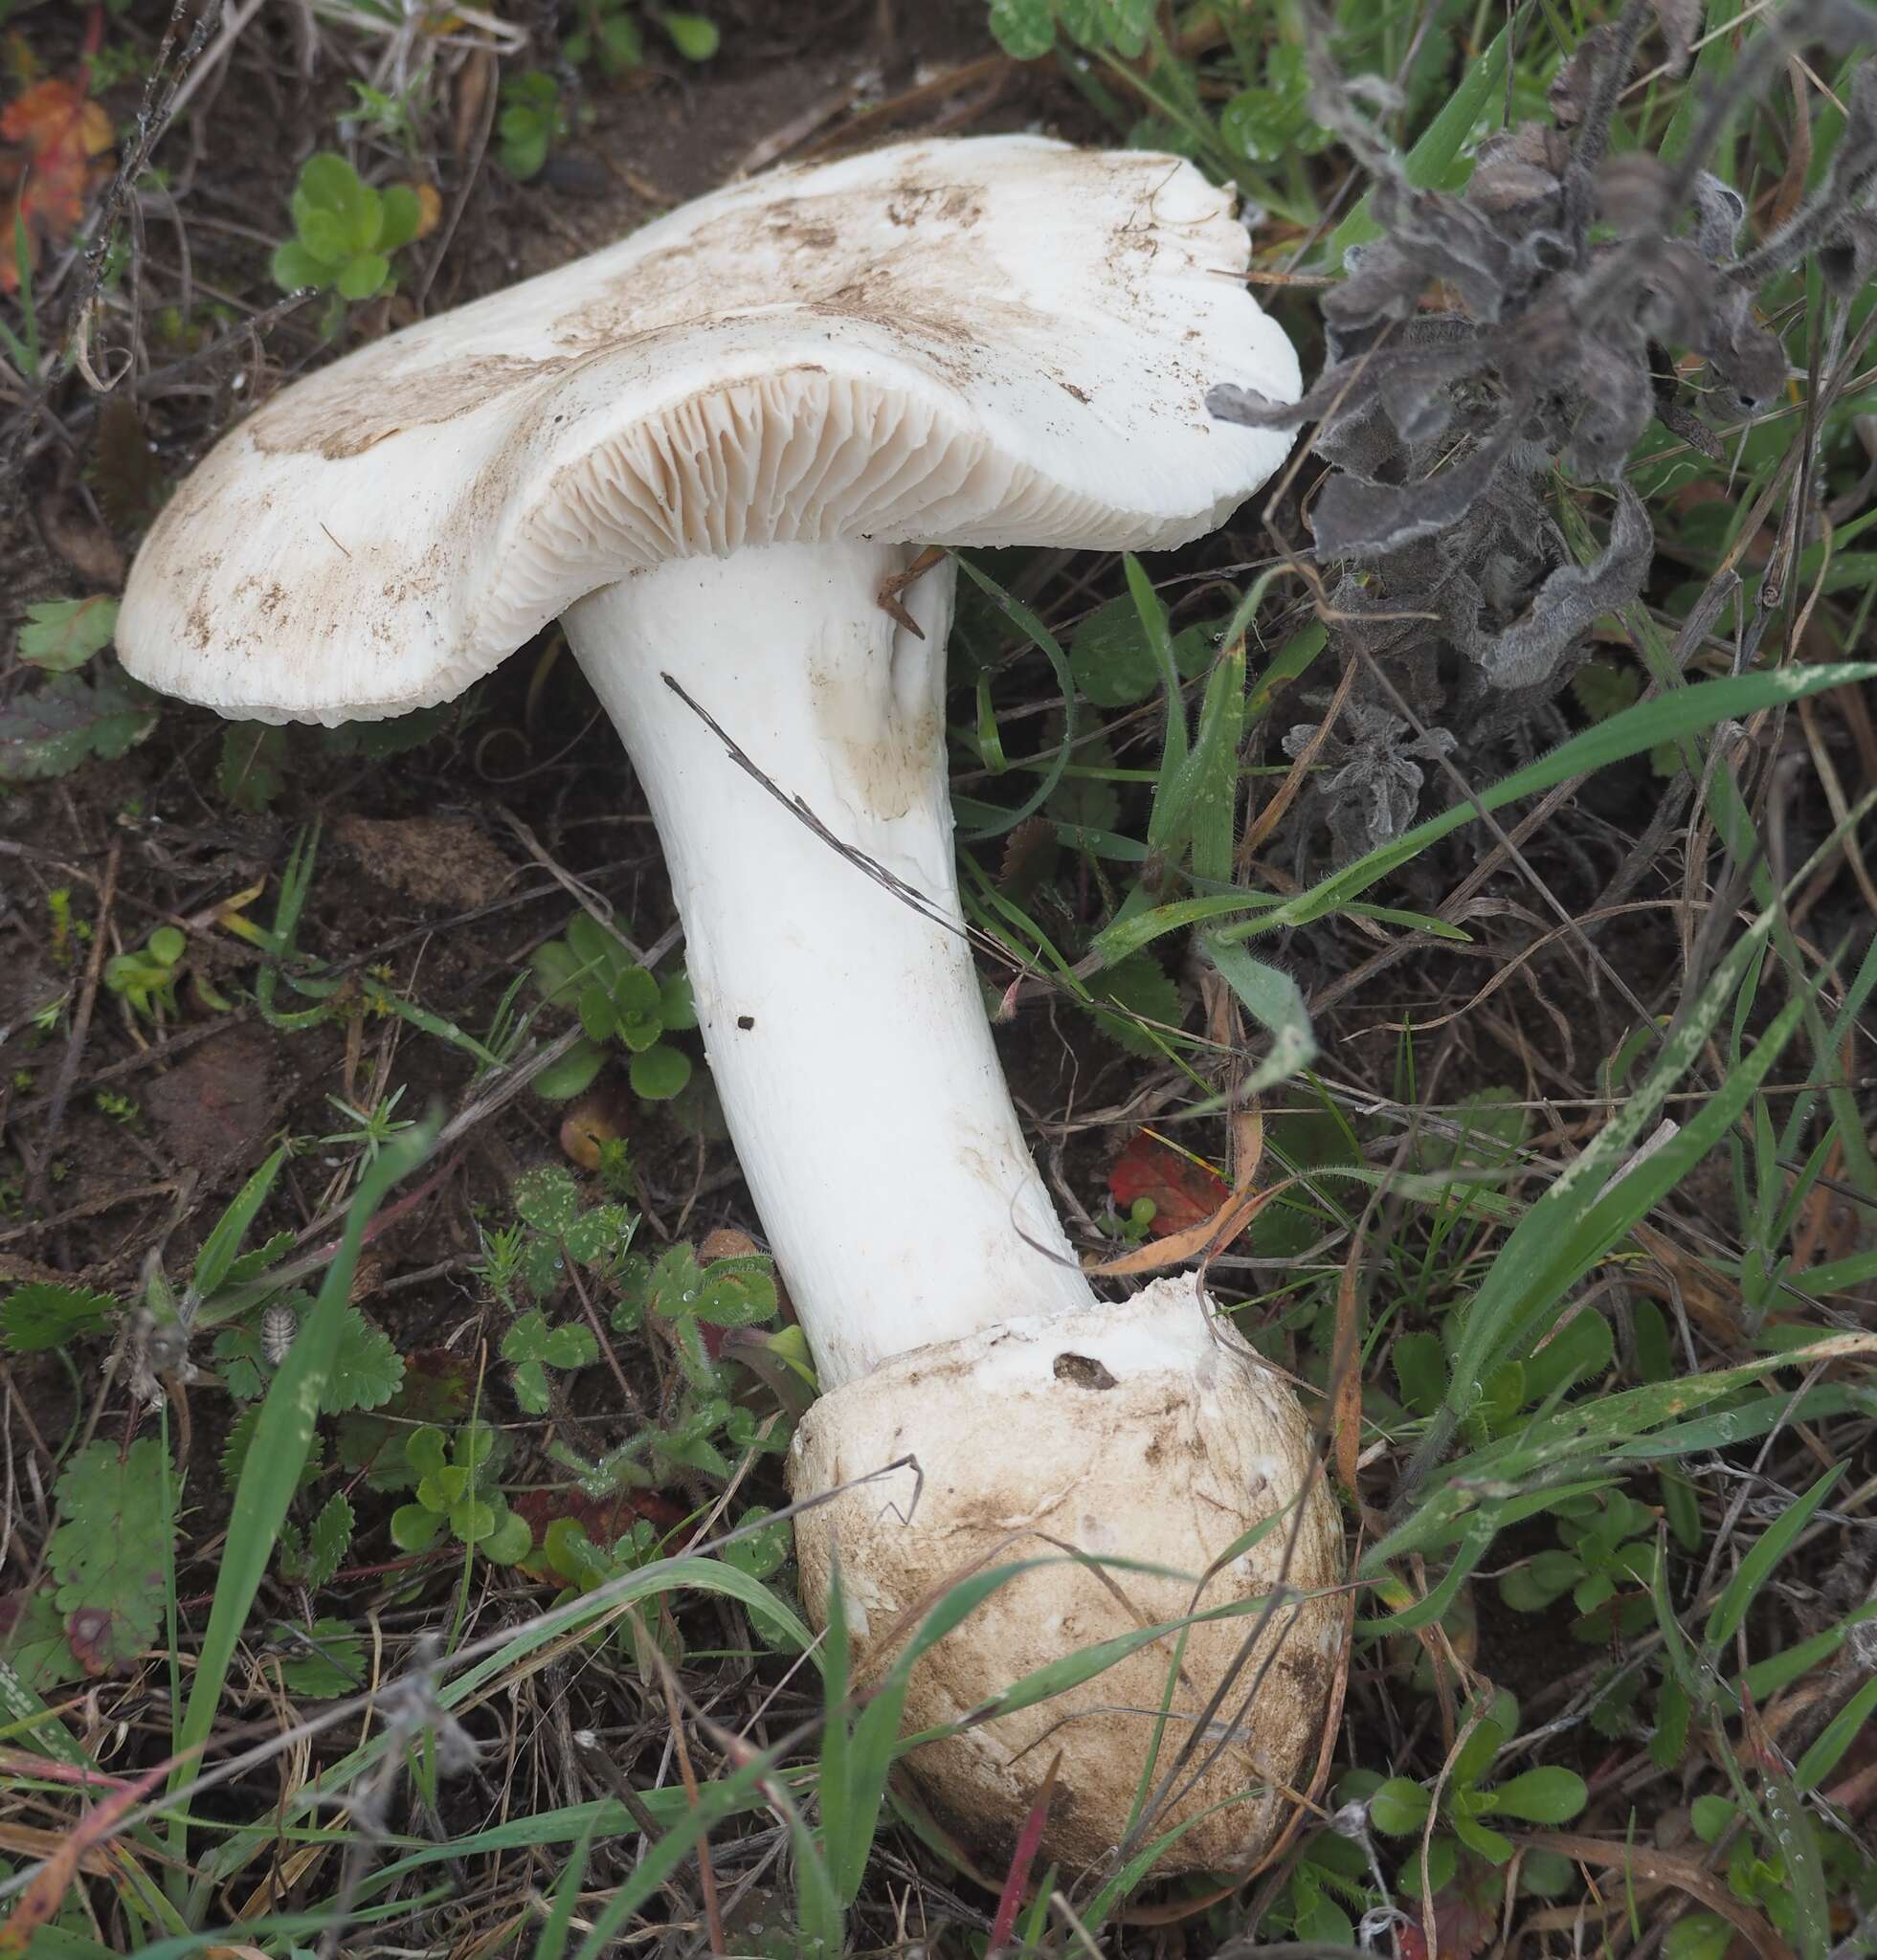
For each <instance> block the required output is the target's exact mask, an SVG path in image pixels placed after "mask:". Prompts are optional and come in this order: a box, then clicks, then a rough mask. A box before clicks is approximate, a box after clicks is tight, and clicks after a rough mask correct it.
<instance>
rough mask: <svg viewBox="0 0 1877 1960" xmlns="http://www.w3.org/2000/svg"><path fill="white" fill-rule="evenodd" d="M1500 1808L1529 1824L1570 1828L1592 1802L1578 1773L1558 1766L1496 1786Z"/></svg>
mask: <svg viewBox="0 0 1877 1960" xmlns="http://www.w3.org/2000/svg"><path fill="white" fill-rule="evenodd" d="M1492 1794H1493V1796H1494V1798H1495V1799H1496V1800H1497V1808H1498V1809H1499V1811H1500V1812H1501V1813H1502V1814H1503V1815H1506V1816H1508V1817H1519V1818H1522V1819H1523V1820H1524V1821H1525V1822H1526V1823H1528V1824H1568V1823H1569V1822H1570V1821H1571V1819H1572V1818H1573V1817H1575V1816H1576V1815H1578V1814H1579V1812H1581V1811H1582V1809H1583V1807H1584V1805H1585V1804H1586V1803H1588V1802H1589V1801H1590V1791H1589V1788H1588V1786H1587V1785H1586V1784H1585V1782H1584V1779H1583V1778H1582V1777H1581V1776H1579V1775H1578V1774H1577V1772H1576V1771H1575V1770H1564V1769H1559V1768H1556V1767H1554V1766H1551V1767H1547V1768H1544V1769H1540V1770H1527V1771H1525V1772H1524V1773H1523V1774H1522V1775H1518V1776H1513V1777H1511V1778H1509V1779H1508V1781H1507V1782H1504V1783H1501V1784H1497V1785H1495V1786H1494V1789H1493V1792H1492Z"/></svg>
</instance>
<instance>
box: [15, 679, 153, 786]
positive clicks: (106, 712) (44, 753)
mask: <svg viewBox="0 0 1877 1960" xmlns="http://www.w3.org/2000/svg"><path fill="white" fill-rule="evenodd" d="M155 726H156V698H155V696H154V695H151V694H150V693H148V692H147V691H146V690H145V689H144V688H142V687H140V686H139V685H138V684H137V682H136V681H134V680H132V679H130V678H129V677H128V676H127V675H125V674H124V673H123V672H122V671H121V670H120V669H119V668H117V667H116V666H114V665H106V666H105V667H103V668H101V670H100V671H99V672H98V673H97V674H96V675H94V676H91V677H90V678H87V677H86V676H84V675H82V674H55V675H54V676H53V677H52V678H51V679H49V680H48V681H47V682H46V683H45V684H44V686H42V687H38V688H35V689H34V691H33V692H32V693H30V694H20V695H15V696H14V697H13V699H12V700H11V701H10V702H8V703H7V704H6V706H5V707H0V783H44V782H51V781H53V780H54V779H56V777H59V776H69V775H70V774H71V773H72V771H73V770H74V769H76V768H80V767H81V766H82V765H83V764H85V763H87V762H90V761H91V760H93V759H94V758H97V759H98V760H100V761H102V762H116V761H117V759H118V758H119V757H120V756H121V755H123V753H124V752H125V751H126V750H127V749H130V748H132V747H134V746H136V745H137V744H138V743H140V742H142V741H143V740H144V738H145V736H146V735H147V734H148V733H149V732H150V730H151V729H152V728H154V727H155Z"/></svg>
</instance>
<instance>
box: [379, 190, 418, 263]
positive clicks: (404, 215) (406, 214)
mask: <svg viewBox="0 0 1877 1960" xmlns="http://www.w3.org/2000/svg"><path fill="white" fill-rule="evenodd" d="M378 202H379V204H380V206H381V208H382V211H383V221H382V223H381V224H380V226H379V229H378V250H379V251H380V252H386V253H390V252H395V251H397V250H398V248H399V247H400V246H403V245H408V244H410V242H411V240H412V239H413V238H414V237H415V236H416V235H417V227H418V226H419V225H420V224H421V223H422V222H423V207H422V205H421V204H419V203H418V201H417V193H416V191H415V190H414V189H412V187H411V186H410V185H409V184H392V185H390V186H388V187H387V188H386V189H383V190H381V191H380V192H379V193H378Z"/></svg>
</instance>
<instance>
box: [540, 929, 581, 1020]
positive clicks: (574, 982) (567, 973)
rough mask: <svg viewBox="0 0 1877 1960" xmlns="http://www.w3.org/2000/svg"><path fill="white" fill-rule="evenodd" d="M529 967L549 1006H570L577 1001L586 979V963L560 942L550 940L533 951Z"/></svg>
mask: <svg viewBox="0 0 1877 1960" xmlns="http://www.w3.org/2000/svg"><path fill="white" fill-rule="evenodd" d="M529 964H530V965H531V966H532V967H533V969H534V984H535V986H536V987H538V988H539V989H540V990H541V997H542V999H543V1000H545V1001H546V1002H547V1005H548V1006H549V1007H571V1006H573V1004H574V1003H575V1002H576V1001H577V1000H578V999H579V998H580V989H581V987H582V986H583V985H584V983H585V981H586V978H587V968H586V963H585V962H584V961H583V960H582V959H581V957H580V955H579V954H578V953H576V952H575V951H574V950H573V948H572V947H570V946H569V945H568V943H567V941H566V940H564V939H550V940H549V941H548V942H547V945H546V946H542V947H536V948H535V953H534V958H533V960H532V961H530V962H529Z"/></svg>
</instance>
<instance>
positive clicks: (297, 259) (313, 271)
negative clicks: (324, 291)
mask: <svg viewBox="0 0 1877 1960" xmlns="http://www.w3.org/2000/svg"><path fill="white" fill-rule="evenodd" d="M267 269H268V275H269V277H270V278H272V279H273V281H274V283H275V284H276V285H277V286H279V289H280V290H281V292H283V293H298V292H300V291H301V290H302V288H304V287H306V286H325V285H329V284H330V283H331V282H332V272H333V269H332V267H331V266H329V265H328V264H327V263H326V262H325V260H324V259H323V258H321V257H319V256H317V255H316V254H314V253H312V252H309V251H308V250H307V249H306V247H305V246H304V245H302V243H301V241H300V240H299V239H298V238H289V239H287V240H286V242H285V243H284V244H280V245H277V246H276V247H275V248H274V256H273V257H272V259H270V260H269V261H268V268H267Z"/></svg>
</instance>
